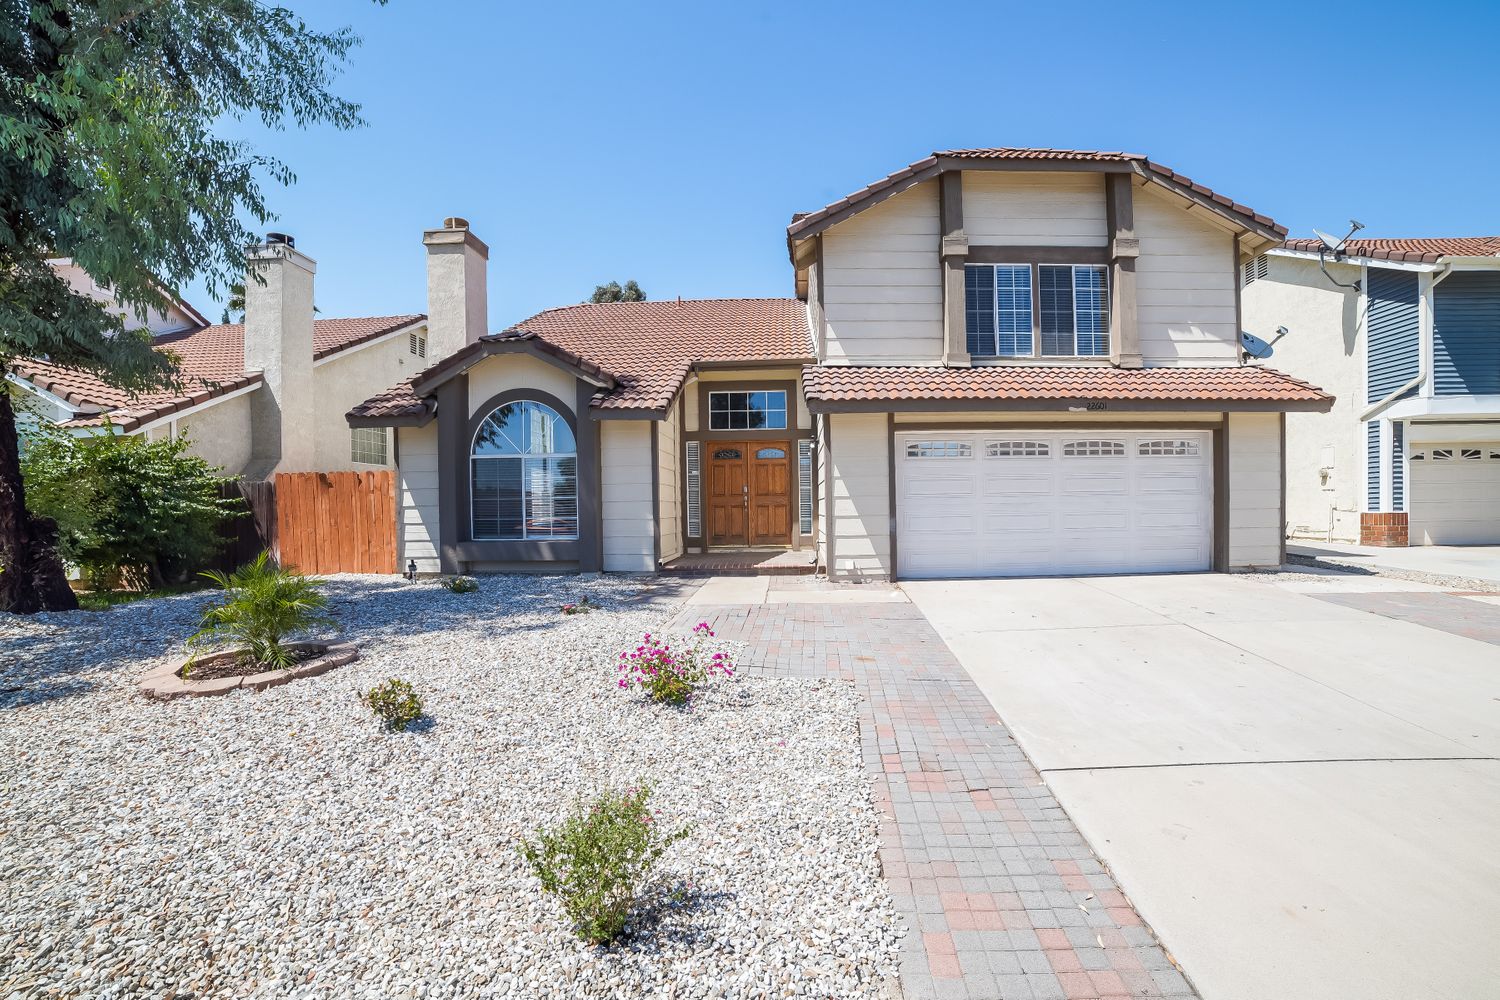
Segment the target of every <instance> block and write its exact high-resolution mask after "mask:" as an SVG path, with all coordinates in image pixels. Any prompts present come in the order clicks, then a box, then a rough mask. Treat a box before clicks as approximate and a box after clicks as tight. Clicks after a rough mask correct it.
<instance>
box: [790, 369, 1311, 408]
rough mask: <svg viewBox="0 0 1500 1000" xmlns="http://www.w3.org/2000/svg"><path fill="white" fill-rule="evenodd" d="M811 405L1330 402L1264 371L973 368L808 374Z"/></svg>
mask: <svg viewBox="0 0 1500 1000" xmlns="http://www.w3.org/2000/svg"><path fill="white" fill-rule="evenodd" d="M802 385H803V390H804V392H805V393H806V395H807V401H808V403H809V404H817V403H829V404H837V403H850V402H885V401H890V402H898V403H900V402H932V401H942V400H954V401H958V400H982V401H993V402H995V403H997V404H1003V403H1005V402H1007V401H1014V400H1059V401H1061V400H1080V401H1082V400H1158V401H1162V402H1167V401H1189V400H1192V401H1205V402H1221V401H1236V400H1238V401H1247V402H1257V403H1293V404H1297V403H1308V404H1319V403H1323V402H1324V401H1331V399H1332V397H1330V396H1328V395H1327V394H1325V393H1324V392H1323V391H1322V390H1320V389H1317V388H1315V387H1313V386H1311V385H1309V384H1308V383H1306V382H1303V381H1301V380H1300V379H1295V378H1292V377H1291V376H1289V375H1283V374H1282V373H1281V372H1278V371H1275V370H1273V369H1270V368H1262V367H1258V366H1248V365H1246V366H1226V367H1222V368H1114V367H1106V366H1098V367H1082V366H1074V367H1062V366H1019V365H988V366H980V367H975V368H938V367H925V368H917V367H869V366H848V367H845V366H833V365H823V366H809V367H807V368H804V369H803V370H802Z"/></svg>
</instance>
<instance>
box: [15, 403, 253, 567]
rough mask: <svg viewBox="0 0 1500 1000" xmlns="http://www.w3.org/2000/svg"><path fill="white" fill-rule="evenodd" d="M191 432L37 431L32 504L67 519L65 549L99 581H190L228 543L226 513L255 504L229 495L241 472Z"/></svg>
mask: <svg viewBox="0 0 1500 1000" xmlns="http://www.w3.org/2000/svg"><path fill="white" fill-rule="evenodd" d="M187 448H188V440H187V438H186V437H178V438H176V439H174V440H165V439H163V440H160V441H147V440H145V439H144V438H142V437H121V436H117V435H114V434H95V435H89V436H86V437H73V436H71V435H68V434H64V433H62V432H59V431H57V430H56V429H55V428H50V427H46V426H43V427H41V428H38V429H37V430H36V431H34V432H33V433H32V434H31V435H29V436H28V439H27V442H26V449H25V454H24V456H23V458H22V462H21V473H22V476H23V477H24V479H25V483H26V505H27V507H28V508H29V509H30V510H31V512H32V513H33V514H37V515H40V516H42V517H50V518H52V519H53V520H54V521H56V522H57V525H58V548H59V549H60V550H61V552H62V555H63V558H65V559H66V560H68V561H69V562H71V563H73V564H75V565H77V566H78V567H79V568H80V569H82V570H83V573H84V576H85V578H86V579H88V580H89V582H90V585H91V586H94V588H95V589H104V588H105V587H106V586H108V585H110V584H112V583H114V582H115V581H122V582H124V583H126V584H128V585H131V586H134V587H139V588H142V589H144V588H148V587H149V588H159V587H161V586H163V585H164V584H169V583H183V582H185V581H187V580H188V579H190V578H191V576H192V574H193V573H194V572H196V571H197V570H198V569H199V568H201V567H202V566H204V565H205V564H207V563H209V562H211V561H212V560H213V558H214V557H215V556H216V555H217V554H218V553H219V551H220V549H221V548H222V546H223V539H222V538H221V536H220V533H219V530H220V526H221V525H223V523H224V522H225V521H226V520H228V519H230V518H233V517H237V516H243V515H244V514H245V505H244V503H243V501H241V500H239V499H238V498H233V499H226V498H224V497H223V496H222V495H221V492H220V491H221V490H222V489H223V487H224V484H226V483H228V482H231V481H232V480H231V479H227V478H225V477H223V476H221V475H220V474H219V470H218V469H215V468H214V467H213V466H211V465H209V464H208V462H206V461H204V460H203V459H201V458H198V457H197V456H195V455H189V454H188V453H187Z"/></svg>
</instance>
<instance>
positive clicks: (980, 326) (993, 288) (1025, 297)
mask: <svg viewBox="0 0 1500 1000" xmlns="http://www.w3.org/2000/svg"><path fill="white" fill-rule="evenodd" d="M964 311H965V314H966V316H967V321H966V325H967V327H968V330H967V333H968V342H969V344H968V348H969V353H970V354H972V355H975V356H977V357H983V358H994V357H1000V358H1029V357H1031V330H1032V310H1031V265H1030V264H969V265H967V266H966V267H965V268H964Z"/></svg>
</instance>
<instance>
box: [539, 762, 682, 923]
mask: <svg viewBox="0 0 1500 1000" xmlns="http://www.w3.org/2000/svg"><path fill="white" fill-rule="evenodd" d="M650 797H651V788H650V786H649V785H640V786H638V787H636V788H632V789H628V790H626V791H624V792H619V791H615V790H614V789H608V790H606V791H605V792H604V793H603V794H601V795H600V796H599V797H598V798H597V799H595V800H594V801H593V802H592V803H588V804H583V803H580V804H579V805H578V806H577V807H576V808H575V809H574V810H573V814H572V815H571V816H569V817H568V818H567V819H566V820H564V821H563V824H562V825H561V826H560V827H558V828H557V829H555V830H551V831H548V830H538V831H537V835H536V840H535V841H530V840H522V841H521V845H520V847H521V855H522V856H523V857H524V858H525V859H526V863H527V865H528V866H530V868H531V870H532V872H533V873H534V874H535V875H536V877H537V878H538V879H540V880H541V883H542V888H543V889H544V890H545V891H546V892H548V893H551V894H552V895H554V896H557V897H559V898H560V899H561V900H562V904H563V909H564V911H566V912H567V914H568V917H569V919H571V920H572V921H573V927H574V930H576V931H577V933H578V935H579V937H581V938H583V939H584V940H585V941H588V942H590V943H592V944H605V943H607V942H609V941H612V940H614V939H615V938H616V937H618V936H619V934H620V932H621V931H623V930H624V929H625V918H626V917H627V916H628V915H629V913H630V909H631V907H632V906H634V905H635V902H636V900H637V898H638V897H639V894H640V892H641V890H642V888H643V887H644V886H645V885H646V882H647V880H648V879H649V878H650V875H651V871H652V869H654V868H655V867H656V863H657V862H658V861H659V860H661V856H662V855H663V854H664V853H666V850H667V848H668V847H671V846H672V845H673V844H675V843H676V842H677V841H679V840H681V839H682V838H684V837H686V836H687V835H688V834H689V833H691V832H692V828H691V827H683V828H682V829H680V830H677V831H675V832H671V833H668V832H666V831H664V830H663V829H662V828H661V825H660V824H659V823H658V822H657V821H656V816H655V814H654V813H652V811H651V810H650V809H649V808H648V807H647V805H646V802H647V800H648V799H649V798H650Z"/></svg>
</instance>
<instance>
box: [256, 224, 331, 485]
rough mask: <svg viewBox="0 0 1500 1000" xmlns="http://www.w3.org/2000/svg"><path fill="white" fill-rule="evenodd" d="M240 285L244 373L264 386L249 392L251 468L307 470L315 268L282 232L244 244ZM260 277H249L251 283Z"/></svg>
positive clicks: (262, 472)
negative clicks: (244, 265) (244, 270)
mask: <svg viewBox="0 0 1500 1000" xmlns="http://www.w3.org/2000/svg"><path fill="white" fill-rule="evenodd" d="M249 270H250V273H249V274H247V275H246V280H245V368H246V369H248V370H250V371H259V372H261V375H262V378H263V379H264V384H263V385H262V387H261V388H260V389H259V390H257V391H256V392H253V393H251V394H250V401H251V402H250V434H251V438H250V453H251V464H250V469H251V471H252V472H253V473H255V474H258V475H270V474H271V473H272V472H273V471H274V472H308V471H311V470H312V468H313V463H314V408H313V407H314V403H313V384H312V382H313V275H315V274H316V273H317V271H318V265H317V263H316V262H315V261H314V260H313V259H312V258H311V257H308V256H307V255H305V254H302V253H299V252H298V251H297V249H296V241H295V240H293V239H292V238H291V237H290V236H287V235H285V234H283V233H268V234H267V242H266V244H265V245H263V246H257V247H251V248H250V253H249ZM257 277H258V278H259V279H260V280H258V281H257V280H256V278H257Z"/></svg>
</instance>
